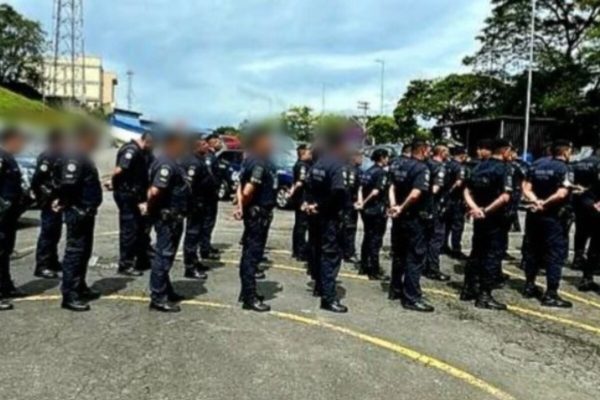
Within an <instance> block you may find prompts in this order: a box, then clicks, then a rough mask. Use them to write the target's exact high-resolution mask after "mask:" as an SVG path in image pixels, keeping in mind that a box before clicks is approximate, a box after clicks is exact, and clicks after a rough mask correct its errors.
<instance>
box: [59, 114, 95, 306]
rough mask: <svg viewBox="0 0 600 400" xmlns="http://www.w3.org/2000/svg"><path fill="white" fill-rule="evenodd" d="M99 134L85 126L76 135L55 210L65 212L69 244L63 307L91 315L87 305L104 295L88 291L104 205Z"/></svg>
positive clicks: (66, 163) (65, 267)
mask: <svg viewBox="0 0 600 400" xmlns="http://www.w3.org/2000/svg"><path fill="white" fill-rule="evenodd" d="M99 141H100V139H99V135H98V132H97V131H96V130H95V129H94V128H93V127H91V126H83V127H80V128H78V129H77V130H76V132H75V143H74V148H73V149H70V150H69V151H67V152H66V153H65V157H64V162H63V163H62V168H61V170H62V173H61V179H60V183H59V187H58V191H57V192H58V199H57V200H56V201H55V202H54V205H53V207H54V209H55V210H60V209H64V214H65V223H66V226H67V242H66V246H65V254H64V257H63V276H62V287H61V290H62V295H63V301H62V307H63V308H65V309H68V310H71V311H88V310H89V309H90V306H89V304H88V303H87V301H89V300H93V299H95V298H98V297H99V296H100V294H99V293H98V292H96V291H94V290H92V289H90V288H89V287H88V285H87V284H86V275H87V269H88V263H89V260H90V257H91V255H92V247H93V242H94V225H95V222H96V214H97V211H98V208H99V207H100V204H102V185H101V183H100V177H99V174H98V169H97V168H96V165H95V164H94V162H93V160H92V158H91V153H92V152H93V151H94V150H95V149H96V148H97V147H98V144H99Z"/></svg>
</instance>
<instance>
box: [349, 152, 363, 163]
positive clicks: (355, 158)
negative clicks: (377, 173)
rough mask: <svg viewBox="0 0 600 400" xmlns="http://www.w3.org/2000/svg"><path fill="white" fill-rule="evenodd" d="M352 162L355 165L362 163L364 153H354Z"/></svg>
mask: <svg viewBox="0 0 600 400" xmlns="http://www.w3.org/2000/svg"><path fill="white" fill-rule="evenodd" d="M352 163H353V164H354V165H361V164H362V163H363V155H362V154H361V153H358V154H354V155H353V156H352Z"/></svg>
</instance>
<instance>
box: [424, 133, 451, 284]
mask: <svg viewBox="0 0 600 400" xmlns="http://www.w3.org/2000/svg"><path fill="white" fill-rule="evenodd" d="M448 155H449V150H448V147H447V146H446V145H444V144H437V145H436V146H434V148H433V152H432V156H431V157H430V158H429V159H428V160H427V166H428V167H429V170H430V173H431V206H432V210H431V214H432V219H431V221H430V224H429V225H428V230H427V257H426V258H425V271H424V273H423V275H424V276H426V277H427V278H429V279H432V280H435V281H442V282H445V281H449V280H450V276H448V275H446V274H444V273H442V272H441V271H440V254H441V251H442V247H443V246H444V239H445V238H446V221H445V218H444V216H445V213H446V202H447V195H448V192H449V190H450V184H449V180H448V177H447V172H446V161H447V158H448Z"/></svg>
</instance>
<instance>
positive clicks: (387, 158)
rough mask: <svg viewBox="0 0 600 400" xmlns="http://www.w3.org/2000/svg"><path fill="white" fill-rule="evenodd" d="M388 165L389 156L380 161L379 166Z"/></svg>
mask: <svg viewBox="0 0 600 400" xmlns="http://www.w3.org/2000/svg"><path fill="white" fill-rule="evenodd" d="M389 163H390V156H385V157H383V158H382V159H381V164H382V165H384V166H385V165H388V164H389Z"/></svg>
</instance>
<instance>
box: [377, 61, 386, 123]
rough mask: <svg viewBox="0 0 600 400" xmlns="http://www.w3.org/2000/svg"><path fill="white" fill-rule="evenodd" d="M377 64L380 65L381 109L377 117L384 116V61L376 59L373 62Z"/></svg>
mask: <svg viewBox="0 0 600 400" xmlns="http://www.w3.org/2000/svg"><path fill="white" fill-rule="evenodd" d="M375 62H376V63H377V64H380V65H381V93H380V96H381V100H380V101H381V109H380V111H379V115H383V114H384V111H385V110H384V93H385V60H382V59H377V60H375Z"/></svg>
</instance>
